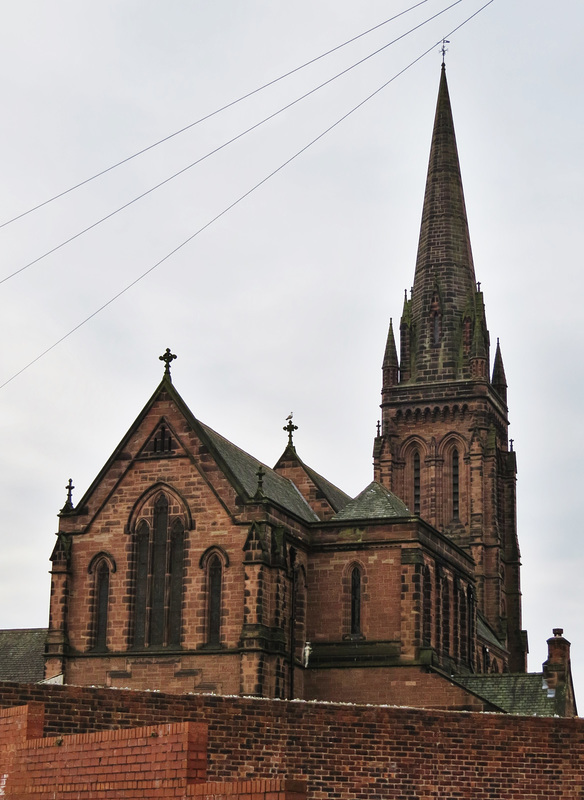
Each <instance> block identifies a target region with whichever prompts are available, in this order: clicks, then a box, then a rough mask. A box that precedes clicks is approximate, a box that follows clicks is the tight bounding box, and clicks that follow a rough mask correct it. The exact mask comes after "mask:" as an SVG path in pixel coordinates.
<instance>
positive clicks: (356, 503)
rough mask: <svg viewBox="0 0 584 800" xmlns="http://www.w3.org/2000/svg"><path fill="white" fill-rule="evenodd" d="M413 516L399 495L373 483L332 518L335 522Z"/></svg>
mask: <svg viewBox="0 0 584 800" xmlns="http://www.w3.org/2000/svg"><path fill="white" fill-rule="evenodd" d="M411 516H412V514H411V512H410V510H409V508H408V507H407V506H406V504H405V503H404V502H402V501H401V500H400V499H399V497H397V495H395V494H394V493H393V492H390V491H389V489H386V488H385V487H384V486H382V485H381V484H380V483H377V482H376V481H372V482H371V483H370V484H369V486H367V487H366V488H365V489H363V491H362V492H361V494H358V495H357V497H356V498H355V499H354V500H351V502H349V503H347V505H346V506H345V507H344V508H343V509H342V510H341V511H339V512H337V513H336V514H335V515H334V517H333V518H332V519H333V520H335V521H337V520H338V521H339V522H340V521H345V520H347V521H348V520H358V519H363V520H364V519H387V518H388V517H411Z"/></svg>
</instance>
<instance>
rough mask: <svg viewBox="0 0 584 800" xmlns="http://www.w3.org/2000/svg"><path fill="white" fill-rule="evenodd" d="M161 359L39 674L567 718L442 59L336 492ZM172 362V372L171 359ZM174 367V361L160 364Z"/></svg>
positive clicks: (80, 509)
mask: <svg viewBox="0 0 584 800" xmlns="http://www.w3.org/2000/svg"><path fill="white" fill-rule="evenodd" d="M160 358H161V360H162V361H163V362H164V374H163V376H162V380H161V382H160V384H159V385H158V386H157V387H156V389H155V391H154V393H153V395H152V396H151V398H150V399H149V400H148V402H147V403H146V405H145V406H144V408H143V409H142V411H141V412H140V413H139V415H138V417H137V419H136V420H135V422H134V424H133V425H132V427H131V428H130V430H129V431H128V433H127V434H126V435H125V437H124V438H123V440H122V441H121V442H120V444H119V445H118V446H117V447H116V449H115V450H114V452H113V454H112V455H111V457H110V459H109V460H108V462H107V463H106V464H105V465H104V467H103V469H102V470H101V472H100V473H99V475H98V476H97V477H96V479H95V480H94V482H93V483H92V485H91V486H90V487H89V489H88V490H87V491H86V492H85V494H84V495H83V497H82V498H81V499H80V500H79V501H78V502H77V503H76V504H75V505H74V504H73V498H72V492H71V490H70V491H69V493H68V498H67V501H66V503H65V506H64V507H63V509H62V510H61V512H60V515H59V532H58V535H57V541H56V544H55V547H54V550H53V553H52V555H51V564H52V566H51V600H50V619H49V629H48V632H47V638H46V645H45V679H46V680H48V681H53V682H64V683H67V684H78V685H86V686H87V685H92V686H111V687H129V688H134V689H159V690H163V691H166V692H175V693H185V692H215V693H217V694H224V695H225V694H229V695H255V696H261V697H270V698H283V699H306V700H330V701H345V702H353V703H388V704H395V705H410V706H420V707H425V708H443V709H453V708H458V709H472V710H490V711H506V712H518V711H522V712H523V713H541V714H544V715H548V716H554V715H560V716H569V715H572V714H574V713H575V701H574V694H573V688H572V683H571V677H570V666H569V648H570V645H569V642H567V640H566V639H565V638H564V637H563V632H562V630H561V629H555V630H554V635H553V636H552V638H551V639H550V640H549V658H548V660H547V661H546V663H545V664H544V668H543V672H541V673H532V674H528V673H527V672H526V657H527V635H526V632H525V631H524V630H523V629H522V622H521V588H520V553H519V544H518V539H517V530H516V503H515V485H516V456H515V452H514V451H513V447H512V446H510V443H509V439H508V412H507V382H506V377H505V370H504V367H503V359H502V355H501V348H500V347H499V343H498V340H497V346H496V349H495V354H494V359H493V367H492V369H491V361H490V358H491V355H490V337H489V331H488V329H487V323H486V316H485V304H484V298H483V293H482V291H481V288H480V284H479V283H477V281H476V276H475V272H474V266H473V258H472V252H471V244H470V238H469V232H468V224H467V217H466V210H465V202H464V195H463V188H462V180H461V174H460V167H459V162H458V154H457V148H456V139H455V133H454V125H453V119H452V112H451V106H450V99H449V94H448V87H447V82H446V74H445V69H444V65H442V73H441V77H440V86H439V92H438V102H437V108H436V116H435V121H434V129H433V134H432V144H431V152H430V162H429V168H428V175H427V182H426V190H425V197H424V206H423V214H422V222H421V232H420V240H419V246H418V255H417V262H416V265H415V273H414V282H413V287H412V290H411V293H410V295H409V296H408V293H407V292H406V296H405V299H404V306H403V313H402V317H401V321H400V325H399V357H398V348H397V347H396V342H395V338H394V328H393V324H392V323H391V322H390V324H389V334H388V338H387V344H386V348H385V356H384V359H383V364H382V388H381V415H380V421H379V423H378V426H377V436H376V437H375V440H374V442H373V475H372V477H373V480H372V482H371V483H370V484H369V485H368V486H367V487H366V488H364V489H363V491H362V492H361V493H360V494H359V495H358V496H357V497H355V498H351V497H349V496H348V495H346V494H345V493H344V492H343V491H342V490H341V489H339V488H337V487H336V486H334V485H333V484H332V483H330V482H329V481H328V480H326V479H325V478H324V477H322V476H321V475H320V474H319V473H318V472H316V471H315V469H313V467H312V466H309V465H307V464H305V463H304V461H303V460H302V457H301V454H300V453H298V451H297V449H296V446H295V444H294V431H295V430H296V426H295V425H294V424H293V420H292V419H291V418H290V419H289V420H287V425H286V428H285V430H286V433H287V436H288V442H287V444H286V446H285V448H284V451H283V453H282V455H281V456H280V458H279V459H278V461H277V463H276V464H275V465H274V466H273V468H270V467H269V466H267V465H265V464H262V463H261V462H260V461H259V460H258V459H257V458H254V457H253V456H252V455H249V454H248V453H246V452H244V451H243V450H241V449H240V448H238V447H237V446H236V445H235V444H233V443H231V442H230V441H228V440H227V439H225V438H223V437H222V436H221V435H220V434H219V433H217V432H216V431H214V430H212V429H211V428H209V427H208V426H207V425H205V424H204V423H203V422H202V421H201V420H199V419H197V418H196V417H195V416H194V414H193V413H192V412H191V411H190V410H189V408H188V406H187V404H186V402H185V401H184V400H183V398H182V397H181V395H180V394H179V392H178V391H177V389H176V388H175V385H174V382H173V379H172V377H171V363H172V361H173V359H174V358H175V355H174V354H173V353H171V351H170V350H167V351H166V353H165V354H164V355H163V356H161V357H160ZM175 373H176V370H175ZM174 377H175V378H176V374H175V376H174Z"/></svg>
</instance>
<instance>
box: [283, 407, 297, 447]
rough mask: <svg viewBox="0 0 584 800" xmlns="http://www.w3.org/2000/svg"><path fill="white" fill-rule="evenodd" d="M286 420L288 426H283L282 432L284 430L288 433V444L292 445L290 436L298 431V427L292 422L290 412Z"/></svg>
mask: <svg viewBox="0 0 584 800" xmlns="http://www.w3.org/2000/svg"><path fill="white" fill-rule="evenodd" d="M287 420H288V424H287V425H284V428H283V430H285V431H286V432H287V433H288V444H289V445H293V444H294V442H293V441H292V434H293V433H294V431H297V430H298V425H295V424H294V423H293V422H292V412H290V414H289V415H288V417H287Z"/></svg>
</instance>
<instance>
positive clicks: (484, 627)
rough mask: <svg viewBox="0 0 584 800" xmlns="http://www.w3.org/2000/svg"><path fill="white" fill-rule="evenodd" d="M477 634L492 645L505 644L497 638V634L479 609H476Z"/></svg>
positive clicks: (501, 645)
mask: <svg viewBox="0 0 584 800" xmlns="http://www.w3.org/2000/svg"><path fill="white" fill-rule="evenodd" d="M477 634H478V636H479V637H480V638H481V639H482V640H483V641H485V642H488V643H489V644H491V645H492V646H493V647H498V648H504V647H505V645H504V644H502V642H501V641H500V640H499V639H498V638H497V635H496V634H495V632H494V631H493V629H492V628H491V626H490V625H489V624H488V622H487V621H486V619H485V618H484V617H483V615H482V614H481V613H480V611H477Z"/></svg>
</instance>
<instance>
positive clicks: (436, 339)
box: [434, 311, 440, 344]
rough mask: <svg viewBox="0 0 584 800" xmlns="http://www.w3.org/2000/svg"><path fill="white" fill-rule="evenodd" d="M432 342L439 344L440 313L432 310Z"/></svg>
mask: <svg viewBox="0 0 584 800" xmlns="http://www.w3.org/2000/svg"><path fill="white" fill-rule="evenodd" d="M434 344H440V315H439V314H438V312H437V311H435V312H434Z"/></svg>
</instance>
